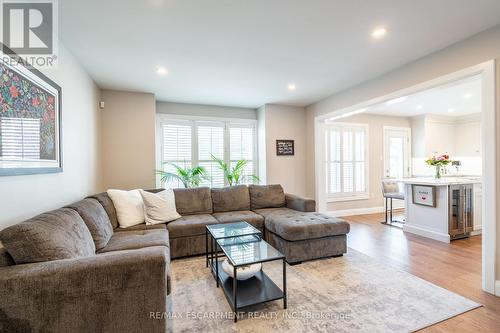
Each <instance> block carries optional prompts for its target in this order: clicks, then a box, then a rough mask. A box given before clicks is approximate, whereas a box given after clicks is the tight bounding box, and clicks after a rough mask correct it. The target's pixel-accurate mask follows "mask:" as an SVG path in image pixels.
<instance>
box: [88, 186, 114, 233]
mask: <svg viewBox="0 0 500 333" xmlns="http://www.w3.org/2000/svg"><path fill="white" fill-rule="evenodd" d="M88 198H92V199H96V200H97V201H99V203H100V204H101V205H102V207H103V208H104V210H105V211H106V213H108V217H109V221H110V222H111V225H112V226H113V229H115V228H118V218H117V217H116V209H115V205H113V201H111V198H110V197H109V195H108V193H106V192H102V193H98V194H94V195H91V196H89V197H88Z"/></svg>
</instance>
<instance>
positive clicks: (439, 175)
mask: <svg viewBox="0 0 500 333" xmlns="http://www.w3.org/2000/svg"><path fill="white" fill-rule="evenodd" d="M435 177H436V179H439V178H441V166H440V165H436V176H435Z"/></svg>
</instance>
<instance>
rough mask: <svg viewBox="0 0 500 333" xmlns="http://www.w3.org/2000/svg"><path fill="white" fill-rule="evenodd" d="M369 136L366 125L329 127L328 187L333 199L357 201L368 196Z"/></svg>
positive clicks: (327, 137)
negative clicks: (367, 159) (367, 157)
mask: <svg viewBox="0 0 500 333" xmlns="http://www.w3.org/2000/svg"><path fill="white" fill-rule="evenodd" d="M367 136H368V127H367V126H366V125H359V124H335V125H329V126H328V127H327V130H326V150H327V151H326V158H327V160H326V173H327V177H326V178H327V186H326V188H327V192H328V196H329V197H330V198H331V199H333V200H335V199H336V200H355V199H366V198H367V197H368V187H367V183H366V178H367V176H366V175H367V169H368V168H367V167H368V166H367V162H366V155H367V153H366V142H367Z"/></svg>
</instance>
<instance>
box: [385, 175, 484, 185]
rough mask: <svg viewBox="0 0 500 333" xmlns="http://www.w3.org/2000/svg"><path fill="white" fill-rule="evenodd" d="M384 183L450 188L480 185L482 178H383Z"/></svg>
mask: <svg viewBox="0 0 500 333" xmlns="http://www.w3.org/2000/svg"><path fill="white" fill-rule="evenodd" d="M382 181H384V182H396V183H402V184H415V185H433V186H448V185H460V184H480V183H481V182H482V181H481V177H473V176H468V177H442V178H439V179H436V178H434V177H413V178H396V179H395V178H383V179H382Z"/></svg>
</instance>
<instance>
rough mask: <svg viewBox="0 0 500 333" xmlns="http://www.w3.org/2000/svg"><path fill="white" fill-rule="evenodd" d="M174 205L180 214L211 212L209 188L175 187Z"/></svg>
mask: <svg viewBox="0 0 500 333" xmlns="http://www.w3.org/2000/svg"><path fill="white" fill-rule="evenodd" d="M174 194H175V207H176V208H177V213H179V214H181V215H195V214H211V213H212V196H211V195H210V188H208V187H197V188H176V189H174Z"/></svg>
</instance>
